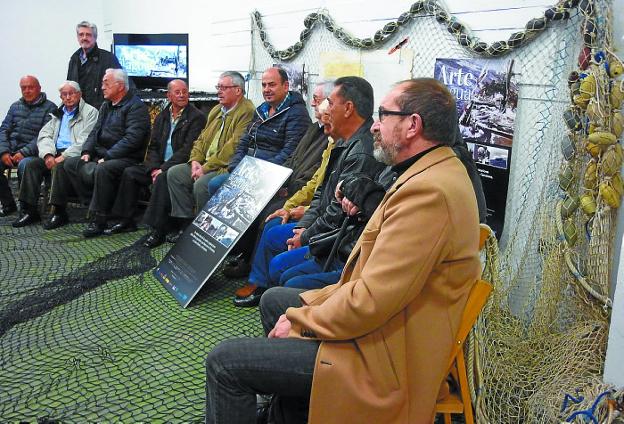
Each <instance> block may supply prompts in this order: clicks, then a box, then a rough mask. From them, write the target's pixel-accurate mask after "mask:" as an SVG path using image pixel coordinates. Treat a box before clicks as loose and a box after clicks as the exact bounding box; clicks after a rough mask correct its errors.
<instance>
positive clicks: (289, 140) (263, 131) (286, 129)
mask: <svg viewBox="0 0 624 424" xmlns="http://www.w3.org/2000/svg"><path fill="white" fill-rule="evenodd" d="M289 88H290V83H289V81H288V74H287V73H286V71H284V70H283V69H281V68H269V69H267V70H266V71H264V73H263V74H262V97H264V100H265V101H264V103H262V104H261V105H260V106H258V107H257V108H256V114H255V117H254V120H253V121H252V123H251V124H250V125H249V127H248V128H247V131H246V132H245V134H243V136H242V137H241V139H240V142H239V143H238V147H237V149H236V152H235V153H234V156H232V159H231V160H230V164H229V165H228V172H226V173H224V174H221V175H219V176H217V177H215V178H213V179H211V180H210V182H209V184H208V189H209V193H210V195H213V194H214V193H215V192H216V191H217V189H218V188H219V187H221V185H222V184H223V183H224V182H225V180H226V179H227V178H228V177H229V175H230V172H232V171H234V168H236V166H238V164H239V163H240V161H241V160H243V158H244V157H245V156H246V155H250V156H254V157H256V158H258V159H264V160H266V161H268V162H272V163H275V164H277V165H282V164H283V163H284V162H286V159H288V158H289V157H290V155H291V154H292V153H293V152H294V151H295V148H296V147H297V143H299V140H301V138H302V137H303V135H304V134H305V133H306V131H307V130H308V127H309V126H310V124H311V122H312V121H310V116H309V115H308V110H307V108H306V105H305V102H304V100H303V98H302V97H301V94H299V93H297V92H295V91H289Z"/></svg>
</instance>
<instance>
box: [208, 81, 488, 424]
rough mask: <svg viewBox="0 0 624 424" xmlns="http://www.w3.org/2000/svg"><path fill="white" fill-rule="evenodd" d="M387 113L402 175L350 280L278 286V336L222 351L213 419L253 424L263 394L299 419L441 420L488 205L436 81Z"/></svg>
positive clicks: (211, 384)
mask: <svg viewBox="0 0 624 424" xmlns="http://www.w3.org/2000/svg"><path fill="white" fill-rule="evenodd" d="M381 106H382V109H381V112H382V113H381V116H380V120H378V121H376V122H375V123H374V125H373V126H372V127H371V132H373V134H374V137H375V151H377V152H378V153H377V154H376V155H377V156H378V157H379V158H383V159H384V161H386V162H387V163H388V164H390V165H391V166H392V167H393V168H395V171H397V173H398V174H399V176H398V178H397V179H396V181H394V183H393V184H392V186H391V187H390V189H389V190H388V192H387V193H386V194H385V196H384V198H383V200H382V202H381V204H380V205H379V206H378V207H377V208H376V210H375V211H374V212H373V214H372V216H371V217H370V220H369V221H368V223H367V224H366V227H365V228H364V231H363V232H362V234H361V236H360V238H359V239H358V241H357V244H356V245H355V247H354V249H353V251H352V252H351V255H350V256H349V258H348V260H347V262H346V264H345V267H344V271H343V273H342V276H341V277H340V280H339V281H338V283H336V284H332V285H330V286H327V287H325V288H323V289H320V290H310V291H307V292H303V291H302V290H297V289H293V288H285V287H275V288H272V289H270V290H268V291H267V292H266V293H265V295H264V296H263V298H262V301H261V303H260V312H261V319H262V324H263V327H264V330H265V333H266V334H267V337H266V338H243V339H235V340H227V341H225V342H222V343H221V344H219V345H217V346H216V347H215V348H214V349H213V350H212V352H210V354H209V355H208V357H207V359H206V422H207V423H210V424H213V423H229V422H237V423H247V422H249V423H251V422H254V418H255V414H256V393H264V394H266V393H275V394H277V395H279V401H280V402H276V404H279V405H280V406H281V409H282V410H281V412H282V413H283V415H285V416H289V421H288V422H291V423H306V422H307V423H309V424H318V423H328V424H332V423H343V422H357V423H360V422H366V423H396V424H399V423H425V422H432V421H433V418H434V406H435V402H436V398H437V397H438V395H439V393H441V389H442V388H443V387H445V386H444V385H443V383H444V381H445V379H446V377H447V373H448V358H449V356H450V353H451V350H452V348H453V345H454V342H453V340H455V335H456V333H457V329H458V328H459V324H460V321H461V316H462V312H463V309H464V306H465V304H466V300H467V298H468V294H469V292H470V289H471V287H472V286H473V284H474V282H475V281H476V279H477V278H478V277H479V274H480V268H481V267H480V261H479V254H478V243H479V218H478V211H477V202H476V200H475V196H474V190H473V188H472V185H471V183H470V179H469V178H468V175H467V173H466V170H465V167H464V166H463V165H462V164H461V162H460V161H459V159H458V158H457V156H456V155H455V153H454V152H453V150H452V149H451V147H450V145H452V144H453V143H454V138H455V131H456V128H457V115H456V113H455V112H454V111H455V100H454V98H453V96H452V94H451V93H450V92H449V91H448V89H447V88H446V87H444V85H443V84H441V83H440V82H439V81H437V80H435V79H431V78H420V79H414V80H407V81H402V82H399V83H398V84H397V85H395V86H394V88H393V89H392V90H391V92H390V93H389V94H388V95H387V96H386V97H385V98H384V100H383V101H382V102H381ZM447 390H448V389H447ZM308 402H309V408H308V407H307V403H308ZM301 411H303V413H302V412H301ZM306 412H308V413H306Z"/></svg>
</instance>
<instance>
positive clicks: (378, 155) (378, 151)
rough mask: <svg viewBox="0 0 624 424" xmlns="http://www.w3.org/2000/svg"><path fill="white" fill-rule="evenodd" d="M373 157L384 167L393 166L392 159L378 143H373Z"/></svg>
mask: <svg viewBox="0 0 624 424" xmlns="http://www.w3.org/2000/svg"><path fill="white" fill-rule="evenodd" d="M373 157H374V158H375V159H376V160H377V161H378V162H381V163H383V164H385V165H394V161H393V158H392V157H391V156H390V154H388V152H386V151H385V150H384V149H383V148H382V147H381V145H379V144H378V143H375V146H374V149H373Z"/></svg>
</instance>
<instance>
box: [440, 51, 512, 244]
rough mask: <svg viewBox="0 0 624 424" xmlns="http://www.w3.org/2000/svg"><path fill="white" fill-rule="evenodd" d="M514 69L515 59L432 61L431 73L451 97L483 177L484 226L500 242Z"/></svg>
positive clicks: (503, 219) (510, 142) (462, 129)
mask: <svg viewBox="0 0 624 424" xmlns="http://www.w3.org/2000/svg"><path fill="white" fill-rule="evenodd" d="M513 67H514V61H513V60H507V61H503V60H498V61H493V60H491V59H488V60H484V59H436V63H435V70H434V72H435V78H436V79H437V80H439V81H441V82H443V83H444V84H445V85H446V86H447V87H448V88H449V90H450V91H451V93H453V95H454V96H455V100H456V102H457V114H458V116H459V129H460V131H461V135H462V137H463V139H464V141H465V142H466V144H467V145H468V150H469V151H470V152H471V153H472V156H473V158H474V160H475V162H476V164H477V169H478V170H479V174H480V175H481V181H482V183H483V191H484V193H485V199H486V202H487V208H488V217H487V223H488V225H489V226H490V227H491V228H492V230H494V233H495V234H496V236H497V237H499V238H500V236H501V234H502V231H503V225H504V223H505V206H506V203H507V189H508V187H509V170H510V164H511V151H512V145H513V133H514V122H515V118H516V108H517V106H518V85H517V84H516V81H515V78H514V73H513Z"/></svg>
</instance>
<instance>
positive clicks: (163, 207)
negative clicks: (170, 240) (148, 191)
mask: <svg viewBox="0 0 624 424" xmlns="http://www.w3.org/2000/svg"><path fill="white" fill-rule="evenodd" d="M167 184H168V183H167V172H163V173H162V174H160V175H159V176H158V177H156V181H155V182H154V186H153V187H152V196H151V197H150V201H149V205H147V209H145V213H144V214H143V222H144V223H146V224H147V225H149V226H150V227H152V228H153V229H154V230H156V231H158V232H160V233H161V234H162V233H165V232H166V231H167V226H168V223H169V214H170V213H171V197H169V186H168V185H167Z"/></svg>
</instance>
